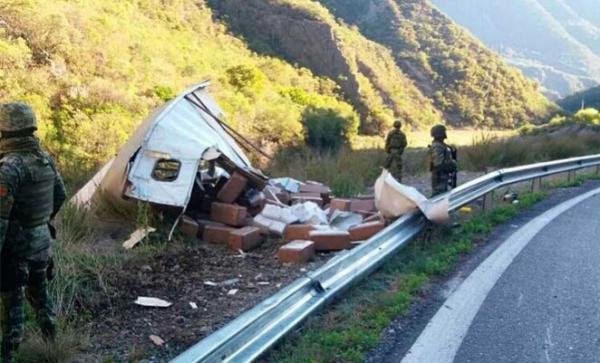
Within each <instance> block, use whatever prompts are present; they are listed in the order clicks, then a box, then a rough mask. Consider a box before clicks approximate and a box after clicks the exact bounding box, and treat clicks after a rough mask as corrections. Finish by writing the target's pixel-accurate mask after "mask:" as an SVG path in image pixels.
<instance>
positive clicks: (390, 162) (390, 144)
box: [383, 121, 407, 182]
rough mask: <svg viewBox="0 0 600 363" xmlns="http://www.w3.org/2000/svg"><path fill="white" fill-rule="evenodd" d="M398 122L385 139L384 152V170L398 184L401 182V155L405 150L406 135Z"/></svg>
mask: <svg viewBox="0 0 600 363" xmlns="http://www.w3.org/2000/svg"><path fill="white" fill-rule="evenodd" d="M401 126H402V125H401V123H400V121H396V122H394V129H393V130H392V131H390V133H389V134H388V135H387V138H386V139H385V152H386V153H387V154H388V156H387V159H386V160H385V164H384V166H383V167H384V168H385V169H387V170H388V171H389V172H390V174H392V176H393V177H394V178H395V179H396V180H397V181H399V182H401V181H402V154H403V153H404V149H405V148H406V144H407V143H406V135H405V134H404V132H402V130H400V127H401Z"/></svg>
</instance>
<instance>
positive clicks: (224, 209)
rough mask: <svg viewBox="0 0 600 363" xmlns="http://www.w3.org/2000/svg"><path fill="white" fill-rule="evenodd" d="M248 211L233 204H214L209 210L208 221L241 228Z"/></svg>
mask: <svg viewBox="0 0 600 363" xmlns="http://www.w3.org/2000/svg"><path fill="white" fill-rule="evenodd" d="M247 216H248V210H247V209H246V208H245V207H242V206H239V205H235V204H225V203H220V202H214V203H213V204H212V206H211V209H210V219H211V220H212V221H213V222H219V223H223V224H227V225H230V226H234V227H241V226H243V225H244V224H245V222H246V217H247Z"/></svg>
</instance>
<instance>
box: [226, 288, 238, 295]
mask: <svg viewBox="0 0 600 363" xmlns="http://www.w3.org/2000/svg"><path fill="white" fill-rule="evenodd" d="M238 291H240V290H239V289H231V290H229V291H227V295H229V296H233V295H235V294H237V292H238Z"/></svg>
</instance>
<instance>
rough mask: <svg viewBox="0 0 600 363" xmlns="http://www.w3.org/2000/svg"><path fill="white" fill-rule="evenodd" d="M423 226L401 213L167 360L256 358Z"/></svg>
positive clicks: (482, 184)
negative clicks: (357, 243) (369, 234)
mask: <svg viewBox="0 0 600 363" xmlns="http://www.w3.org/2000/svg"><path fill="white" fill-rule="evenodd" d="M594 166H595V167H597V171H600V154H598V155H592V156H585V157H578V158H571V159H564V160H558V161H552V162H546V163H539V164H532V165H527V166H520V167H515V168H508V169H502V170H498V171H494V172H492V173H489V174H486V175H484V176H482V177H480V178H478V179H475V180H472V181H470V182H468V183H465V184H462V185H460V186H459V187H457V188H456V189H454V190H452V191H451V192H449V193H448V194H446V195H442V196H439V197H437V198H436V199H441V198H445V197H449V201H450V204H449V209H450V211H453V210H456V209H458V208H460V207H461V206H463V205H465V204H468V203H471V202H473V201H475V200H477V199H480V198H482V197H484V196H485V195H486V194H488V193H491V192H493V191H494V190H496V189H498V188H501V187H504V186H507V185H511V184H515V183H519V182H524V181H528V180H535V179H538V178H543V177H546V176H549V175H553V174H559V173H566V172H572V171H576V170H580V169H585V168H591V167H594ZM425 226H426V220H425V218H424V217H423V215H422V214H421V213H420V212H415V213H412V214H410V215H405V216H403V217H401V218H400V219H398V220H397V221H395V222H394V223H393V224H392V225H390V226H389V227H387V228H386V229H385V230H383V231H381V232H380V233H378V234H377V235H376V236H374V237H372V238H371V239H370V240H369V241H367V242H365V243H364V244H362V245H360V246H358V247H356V248H354V249H352V250H349V251H345V252H343V253H341V254H339V255H337V256H336V257H334V258H333V259H332V260H330V261H329V262H327V263H326V264H325V265H324V266H322V267H321V268H319V269H318V270H316V271H313V272H310V273H307V274H306V275H305V276H304V277H301V278H299V279H297V280H296V281H295V282H293V283H292V284H290V285H289V286H287V287H285V288H283V289H282V290H280V291H279V292H277V293H275V294H274V295H273V296H271V297H269V298H267V299H266V300H264V301H263V302H261V303H260V304H258V305H257V306H255V307H254V308H252V309H250V310H248V311H247V312H245V313H243V314H242V315H240V316H239V317H238V318H236V319H235V320H233V321H232V322H230V323H229V324H227V325H226V326H225V327H223V328H221V329H220V330H218V331H216V332H215V333H213V334H212V335H210V336H208V337H207V338H205V339H204V340H202V341H200V342H199V343H198V344H196V345H194V346H192V347H191V348H190V349H189V350H187V351H185V352H184V353H182V354H181V355H180V356H178V357H176V358H175V359H173V360H172V361H171V363H200V362H203V363H204V362H210V363H213V362H215V363H216V362H251V361H253V360H255V359H256V358H258V357H259V356H260V355H262V354H263V353H265V352H266V351H267V350H268V349H269V348H271V347H272V346H273V345H274V344H275V343H276V342H277V341H278V340H280V339H281V338H282V337H283V336H284V335H286V334H287V333H288V332H290V331H291V330H292V329H294V328H295V327H296V326H298V325H299V324H300V323H301V322H302V321H303V320H304V319H305V318H307V317H308V316H309V315H311V314H312V313H314V312H315V311H316V310H318V309H319V308H321V307H323V306H324V305H326V304H327V303H328V302H330V301H331V300H333V299H334V298H335V297H337V296H339V295H340V293H341V292H343V291H344V290H345V289H347V288H348V287H350V286H351V285H353V284H355V283H356V282H358V281H360V280H361V279H362V278H364V277H366V276H368V275H369V274H370V273H371V272H373V271H374V270H376V269H377V268H378V267H380V266H381V265H382V264H383V263H384V262H385V261H387V260H388V259H389V258H390V257H392V256H393V255H395V254H396V253H397V252H398V251H400V250H401V249H402V248H403V247H405V246H406V245H407V244H408V243H409V242H410V241H411V240H412V239H413V238H414V237H415V236H416V235H417V234H418V233H419V232H420V231H421V230H422V229H423V228H424V227H425Z"/></svg>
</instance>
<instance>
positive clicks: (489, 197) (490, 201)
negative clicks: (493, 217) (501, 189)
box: [482, 191, 494, 211]
mask: <svg viewBox="0 0 600 363" xmlns="http://www.w3.org/2000/svg"><path fill="white" fill-rule="evenodd" d="M492 208H494V192H493V191H491V192H489V193H487V194H486V195H484V196H483V206H482V209H483V210H484V211H489V210H491V209H492Z"/></svg>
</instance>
